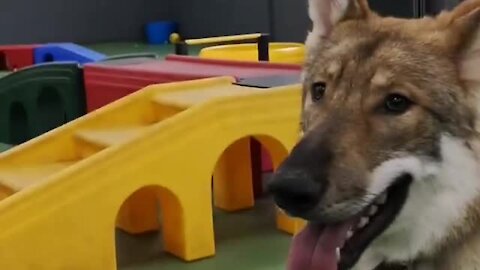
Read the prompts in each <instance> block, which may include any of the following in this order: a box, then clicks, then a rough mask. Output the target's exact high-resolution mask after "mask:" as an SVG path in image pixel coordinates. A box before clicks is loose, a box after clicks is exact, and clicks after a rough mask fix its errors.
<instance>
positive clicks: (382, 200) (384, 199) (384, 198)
mask: <svg viewBox="0 0 480 270" xmlns="http://www.w3.org/2000/svg"><path fill="white" fill-rule="evenodd" d="M375 202H376V203H377V204H385V203H386V202H387V193H383V194H382V195H380V197H378V199H377V200H376V201H375Z"/></svg>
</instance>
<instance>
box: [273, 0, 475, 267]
mask: <svg viewBox="0 0 480 270" xmlns="http://www.w3.org/2000/svg"><path fill="white" fill-rule="evenodd" d="M309 15H310V18H311V20H312V22H313V28H312V31H311V32H310V33H309V35H308V37H307V40H306V46H307V59H306V61H305V66H304V74H303V78H302V80H303V98H302V100H303V102H302V108H303V109H302V116H301V119H302V121H301V125H300V128H301V130H302V135H301V139H300V140H299V142H298V144H297V145H296V146H295V147H294V149H293V150H292V152H291V153H290V155H289V156H288V157H287V158H286V159H285V161H284V162H283V163H282V164H281V165H280V167H279V168H278V170H277V171H276V173H275V174H274V178H273V181H272V182H271V184H270V186H269V189H270V191H271V193H272V194H273V197H274V200H275V202H276V204H277V205H278V207H279V208H281V209H282V210H283V211H285V212H286V213H287V214H289V215H291V216H294V217H299V218H302V219H305V220H307V221H308V225H307V226H306V228H305V229H304V230H303V231H302V232H300V233H299V234H297V235H296V236H295V237H294V240H293V242H292V247H291V250H290V254H289V258H288V263H287V264H288V268H289V269H290V270H336V269H340V270H346V269H354V270H373V269H415V270H426V269H432V270H474V269H480V136H479V130H480V121H479V119H480V118H479V117H480V35H479V33H480V0H466V1H463V2H462V3H460V4H459V5H458V6H457V7H456V8H454V9H453V10H450V11H443V12H442V13H440V14H439V15H437V16H432V17H424V18H418V19H404V18H394V17H386V16H381V15H379V14H378V13H376V12H374V11H372V10H371V9H370V7H369V5H368V3H367V0H309Z"/></svg>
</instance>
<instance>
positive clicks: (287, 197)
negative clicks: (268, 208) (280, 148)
mask: <svg viewBox="0 0 480 270" xmlns="http://www.w3.org/2000/svg"><path fill="white" fill-rule="evenodd" d="M268 190H269V192H270V193H271V194H272V195H273V198H274V200H275V203H276V204H277V205H278V206H279V207H280V208H282V209H283V210H285V211H286V212H288V213H289V214H292V215H301V214H302V213H305V212H307V211H310V210H312V209H314V208H315V207H316V206H317V205H318V203H319V202H320V198H321V194H322V190H321V185H320V184H319V183H317V182H315V180H314V179H313V178H312V177H311V176H309V175H308V174H307V173H306V172H305V171H301V170H287V171H285V172H278V173H277V174H276V175H275V176H274V178H273V179H272V182H271V183H270V184H269V186H268Z"/></svg>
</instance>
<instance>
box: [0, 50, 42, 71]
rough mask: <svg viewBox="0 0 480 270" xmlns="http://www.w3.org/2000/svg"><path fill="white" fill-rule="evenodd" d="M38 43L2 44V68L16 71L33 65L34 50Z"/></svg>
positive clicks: (0, 68) (0, 56)
mask: <svg viewBox="0 0 480 270" xmlns="http://www.w3.org/2000/svg"><path fill="white" fill-rule="evenodd" d="M38 46H39V45H37V44H31V45H2V46H0V70H5V69H6V70H10V71H14V70H16V69H20V68H24V67H28V66H31V65H33V63H34V61H33V50H34V49H35V48H36V47H38Z"/></svg>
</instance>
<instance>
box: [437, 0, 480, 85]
mask: <svg viewBox="0 0 480 270" xmlns="http://www.w3.org/2000/svg"><path fill="white" fill-rule="evenodd" d="M438 19H439V22H440V24H443V26H446V28H447V29H448V30H447V32H446V33H447V36H446V42H447V46H449V49H450V51H451V52H452V53H453V54H454V55H456V58H457V59H458V62H457V63H458V65H459V75H460V78H461V79H462V80H463V81H464V82H465V84H466V85H467V87H469V88H472V87H473V88H475V90H480V1H478V0H466V1H464V2H462V3H461V4H460V5H458V6H457V7H456V8H455V9H454V10H452V11H451V12H449V13H446V14H444V15H442V14H441V15H439V17H438Z"/></svg>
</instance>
